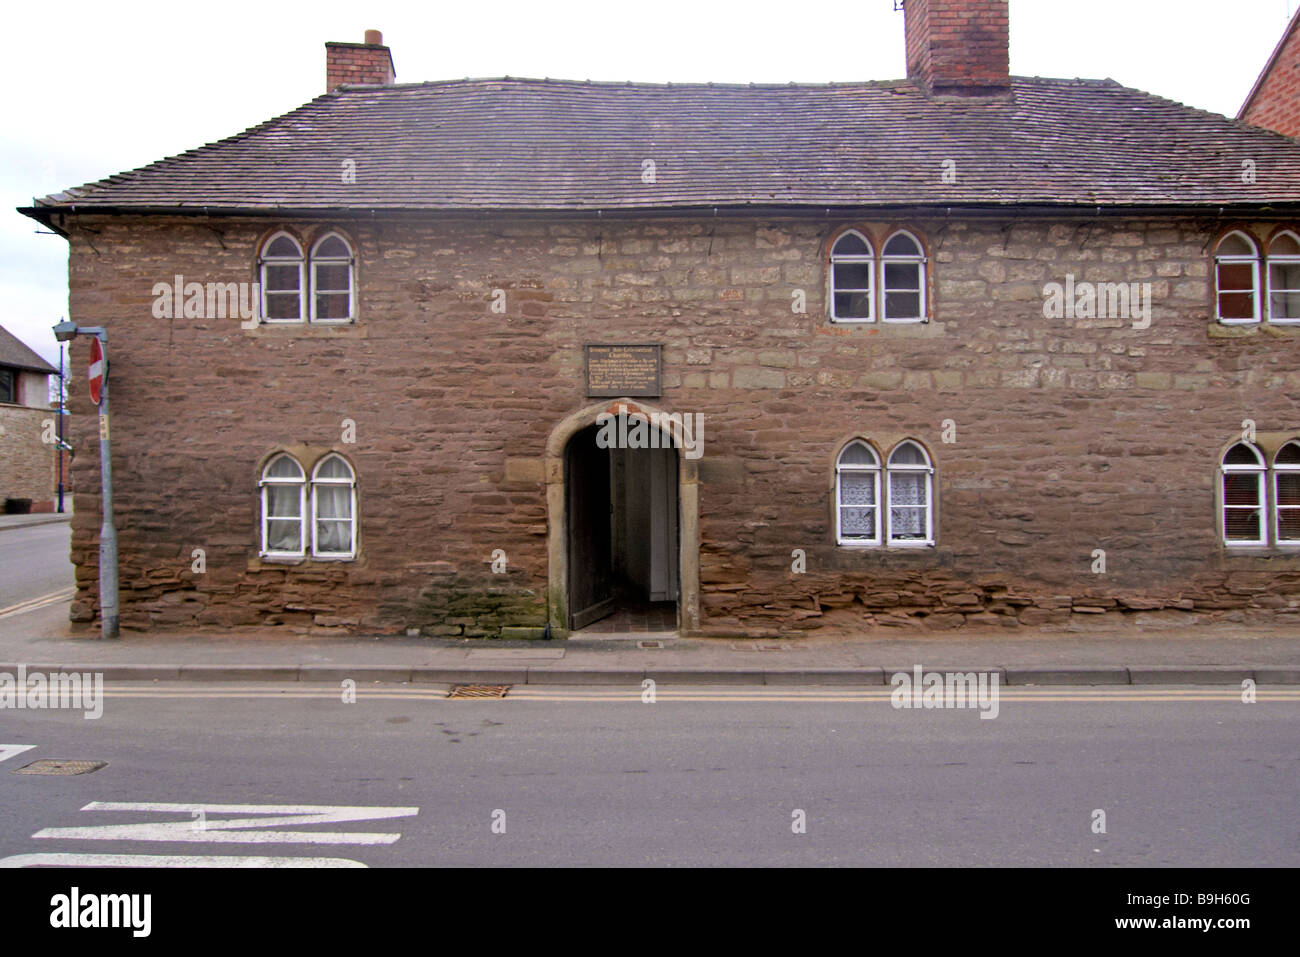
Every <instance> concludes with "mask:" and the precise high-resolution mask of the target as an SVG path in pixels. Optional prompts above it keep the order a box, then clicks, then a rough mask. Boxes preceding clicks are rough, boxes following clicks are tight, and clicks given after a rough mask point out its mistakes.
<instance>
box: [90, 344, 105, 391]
mask: <svg viewBox="0 0 1300 957" xmlns="http://www.w3.org/2000/svg"><path fill="white" fill-rule="evenodd" d="M86 374H87V375H89V376H90V401H91V402H94V403H95V405H99V399H100V395H101V394H102V392H103V389H104V347H103V346H101V345H100V344H99V338H98V337H95V338H93V339H91V340H90V365H89V367H87V369H86Z"/></svg>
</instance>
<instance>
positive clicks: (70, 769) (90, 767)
mask: <svg viewBox="0 0 1300 957" xmlns="http://www.w3.org/2000/svg"><path fill="white" fill-rule="evenodd" d="M106 767H108V762H107V761H49V760H41V761H33V762H32V763H31V764H28V765H24V766H23V767H21V768H15V769H14V770H13V771H11V772H10V773H11V774H89V773H90V772H91V771H98V770H99V769H100V768H106Z"/></svg>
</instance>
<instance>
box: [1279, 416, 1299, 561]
mask: <svg viewBox="0 0 1300 957" xmlns="http://www.w3.org/2000/svg"><path fill="white" fill-rule="evenodd" d="M1273 508H1274V509H1275V510H1276V512H1277V519H1276V521H1275V523H1274V525H1273V527H1274V529H1275V532H1274V534H1275V535H1276V539H1275V540H1276V541H1277V543H1278V544H1279V545H1300V442H1296V441H1291V442H1288V443H1287V444H1286V445H1284V446H1282V447H1281V448H1280V449H1278V450H1277V455H1275V456H1273Z"/></svg>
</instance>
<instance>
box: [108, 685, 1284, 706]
mask: <svg viewBox="0 0 1300 957" xmlns="http://www.w3.org/2000/svg"><path fill="white" fill-rule="evenodd" d="M1255 695H1256V700H1257V701H1259V702H1286V701H1298V702H1300V688H1289V687H1288V688H1269V689H1259V690H1257V691H1256V692H1255ZM104 696H105V697H107V698H138V699H159V698H161V699H166V698H191V699H196V698H197V699H213V700H219V699H248V700H268V701H269V700H277V699H279V700H318V701H338V702H341V701H342V700H343V691H342V689H341V688H340V687H338V686H336V685H333V684H327V683H322V684H319V685H313V684H294V685H274V686H270V687H249V686H247V685H233V686H231V685H201V686H198V685H189V686H181V687H177V686H173V685H171V684H161V685H154V686H150V687H122V686H120V685H119V686H116V687H114V686H108V687H105V689H104ZM446 700H448V699H447V689H446V688H443V687H439V686H437V685H430V686H427V687H403V686H398V685H388V686H384V685H372V686H366V685H360V686H358V687H357V689H356V701H357V703H358V704H362V703H364V702H366V701H446ZM452 700H453V702H454V703H455V704H457V705H460V704H462V703H463V702H465V701H506V702H510V701H534V702H536V701H544V702H625V703H640V702H641V700H642V691H641V688H640V687H639V686H636V687H629V688H581V689H579V688H574V687H572V686H569V687H560V686H556V687H553V688H551V687H541V686H536V685H533V686H518V687H515V688H512V689H511V691H510V693H509V695H507V696H506V697H505V698H504V699H502V698H482V699H479V698H463V699H452ZM889 700H890V691H889V689H887V688H881V689H879V690H877V689H875V688H870V689H857V688H854V689H850V688H840V689H835V688H807V689H795V688H774V687H756V688H716V687H714V688H706V687H699V688H683V687H681V686H676V687H669V686H664V685H660V686H658V687H657V688H656V689H655V702H656V703H660V702H663V703H676V702H715V703H733V702H734V703H747V702H790V703H799V702H805V703H807V702H886V701H889ZM999 701H1001V702H1007V701H1015V702H1022V701H1024V702H1042V703H1056V702H1075V701H1078V702H1102V701H1109V702H1116V701H1120V702H1123V701H1132V702H1147V701H1163V702H1226V703H1231V702H1240V701H1241V691H1240V689H1238V688H1236V687H1234V686H1226V687H1222V688H1214V687H1201V688H1155V687H1140V688H1135V687H1132V686H1129V687H1123V688H1119V687H1092V688H1083V687H1058V688H1024V687H1022V688H1011V689H1001V690H1000V691H999ZM922 710H925V709H922ZM936 710H944V709H936Z"/></svg>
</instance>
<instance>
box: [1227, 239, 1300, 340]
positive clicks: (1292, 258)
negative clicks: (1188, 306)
mask: <svg viewBox="0 0 1300 957" xmlns="http://www.w3.org/2000/svg"><path fill="white" fill-rule="evenodd" d="M1283 237H1288V238H1290V239H1291V240H1292V241H1293V242H1295V243H1296V244H1297V245H1300V236H1297V235H1296V234H1295V233H1293V232H1292V231H1291V230H1289V229H1284V230H1283V231H1282V232H1280V233H1278V234H1277V235H1276V236H1274V237H1273V238H1272V240H1271V241H1270V242H1269V244H1268V248H1269V252H1268V255H1267V256H1265V258H1264V302H1265V309H1266V310H1267V315H1268V321H1269V322H1270V323H1274V324H1276V325H1279V326H1294V325H1297V324H1300V316H1294V317H1291V318H1287V317H1285V316H1284V317H1282V318H1276V319H1275V318H1274V317H1273V263H1275V262H1276V263H1281V264H1283V265H1288V264H1289V265H1294V266H1300V253H1279V254H1278V255H1276V256H1275V255H1273V252H1272V250H1273V245H1274V244H1275V243H1276V242H1277V241H1278V240H1279V239H1282V238H1283ZM1215 278H1216V280H1217V278H1218V274H1217V272H1216V274H1215ZM1284 291H1286V292H1296V293H1300V289H1287V290H1284Z"/></svg>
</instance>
